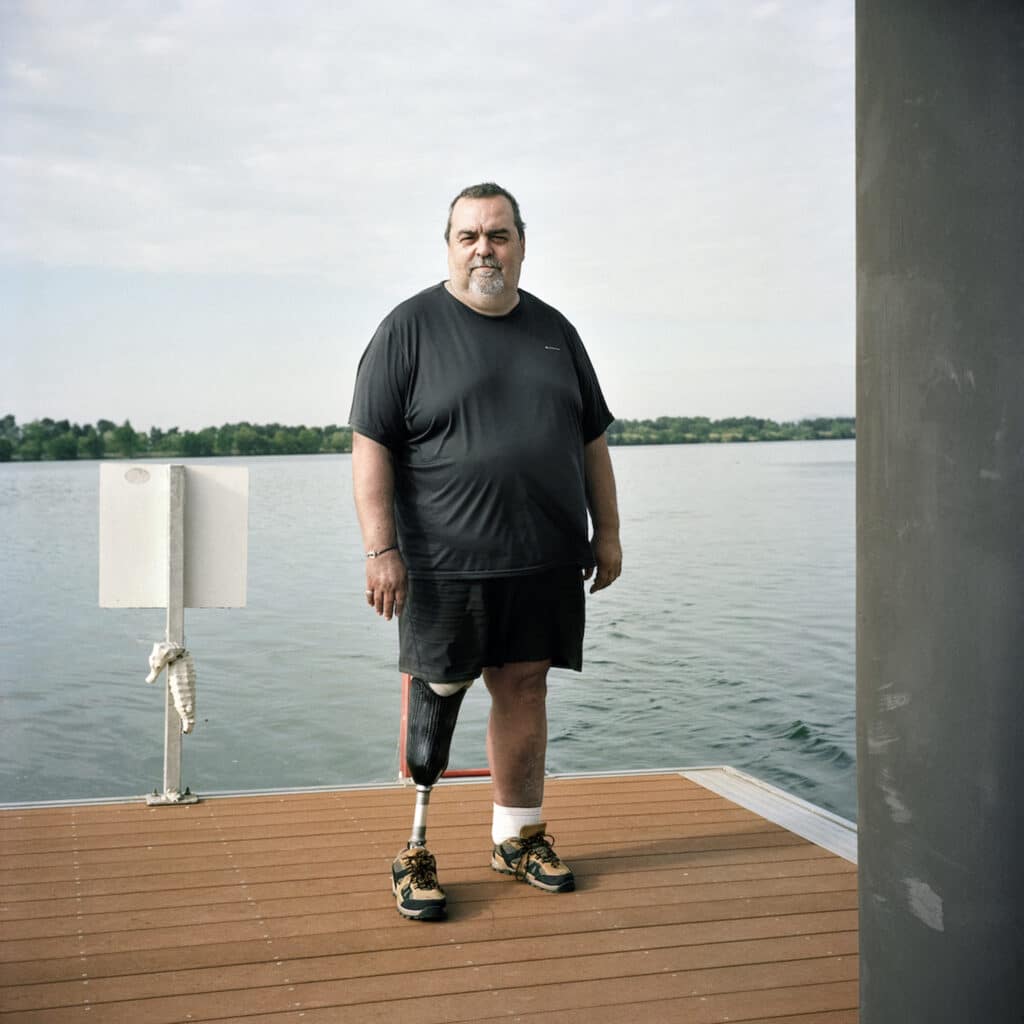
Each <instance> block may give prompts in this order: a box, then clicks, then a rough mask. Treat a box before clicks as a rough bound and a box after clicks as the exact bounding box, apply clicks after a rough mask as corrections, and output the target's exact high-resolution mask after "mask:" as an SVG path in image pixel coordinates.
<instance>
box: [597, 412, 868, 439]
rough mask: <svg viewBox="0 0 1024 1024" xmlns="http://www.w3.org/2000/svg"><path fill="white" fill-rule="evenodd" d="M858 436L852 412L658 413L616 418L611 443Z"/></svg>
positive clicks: (610, 436) (611, 428)
mask: <svg viewBox="0 0 1024 1024" xmlns="http://www.w3.org/2000/svg"><path fill="white" fill-rule="evenodd" d="M856 436H857V431H856V425H855V420H854V418H853V417H852V416H836V417H828V416H824V417H818V418H817V419H809V420H799V421H796V422H788V421H787V422H784V423H776V422H775V420H763V419H759V418H758V417H756V416H730V417H728V418H727V419H724V420H712V419H709V418H708V417H707V416H659V417H658V418H657V419H656V420H616V421H615V422H614V423H613V424H612V425H611V426H610V427H609V428H608V443H609V444H705V443H707V442H727V441H824V440H833V439H837V438H852V437H856Z"/></svg>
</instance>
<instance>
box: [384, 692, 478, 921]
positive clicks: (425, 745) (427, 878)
mask: <svg viewBox="0 0 1024 1024" xmlns="http://www.w3.org/2000/svg"><path fill="white" fill-rule="evenodd" d="M472 685H473V680H472V679H470V680H468V681H466V682H460V683H427V682H425V681H424V680H422V679H419V678H418V677H415V676H414V677H413V679H412V681H411V683H410V686H409V705H408V708H407V709H406V716H407V726H406V742H405V760H406V763H407V765H408V767H409V774H410V775H412V778H413V781H414V782H415V783H416V813H415V817H414V818H413V828H412V835H411V836H410V838H409V843H408V845H407V846H406V848H405V849H404V850H403V851H402V852H401V853H400V854H399V855H398V856H397V857H396V858H395V861H394V863H393V864H392V866H391V888H392V891H393V892H394V894H395V898H396V900H397V906H398V912H399V913H400V914H401V915H402V916H403V917H407V918H410V919H412V920H416V921H429V920H438V919H439V918H441V917H444V915H445V908H446V897H445V892H444V889H442V888H441V886H440V885H439V884H438V881H437V864H436V862H435V860H434V857H433V855H432V854H431V853H430V852H429V851H428V850H427V848H426V840H427V809H428V807H429V805H430V791H431V789H432V788H433V786H434V783H435V782H437V780H438V779H439V778H440V777H441V775H442V774H443V772H444V770H445V768H447V767H448V755H449V752H450V750H451V745H452V736H453V735H454V733H455V723H456V722H457V721H458V717H459V708H460V707H461V706H462V699H463V697H465V695H466V690H467V689H469V687H470V686H472Z"/></svg>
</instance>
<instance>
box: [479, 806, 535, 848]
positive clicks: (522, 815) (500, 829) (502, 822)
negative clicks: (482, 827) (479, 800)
mask: <svg viewBox="0 0 1024 1024" xmlns="http://www.w3.org/2000/svg"><path fill="white" fill-rule="evenodd" d="M493 806H494V816H493V817H492V818H491V839H492V841H493V842H494V844H495V845H497V844H498V843H503V842H504V841H505V840H506V839H510V838H511V837H512V836H517V837H518V835H519V830H520V829H521V828H522V827H523V826H524V825H539V824H540V823H541V822H542V821H543V820H544V817H543V806H541V807H500V806H499V805H498V804H494V805H493Z"/></svg>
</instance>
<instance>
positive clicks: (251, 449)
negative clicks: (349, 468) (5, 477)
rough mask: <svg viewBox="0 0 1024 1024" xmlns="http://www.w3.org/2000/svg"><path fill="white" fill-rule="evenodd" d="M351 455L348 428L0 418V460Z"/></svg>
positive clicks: (8, 416)
mask: <svg viewBox="0 0 1024 1024" xmlns="http://www.w3.org/2000/svg"><path fill="white" fill-rule="evenodd" d="M350 451H352V431H351V430H350V429H349V428H348V427H338V426H334V425H331V426H328V427H306V426H299V427H286V426H282V425H281V424H280V423H225V424H224V425H223V426H221V427H204V428H203V429H202V430H179V429H178V428H177V427H171V429H170V430H161V428H160V427H151V428H150V429H149V431H148V432H146V431H141V430H136V429H135V428H134V427H133V426H132V425H131V423H130V422H129V421H128V420H125V421H124V423H122V424H121V425H120V426H118V425H117V424H115V423H113V422H111V421H110V420H99V421H98V422H97V423H96V425H95V426H94V425H93V424H91V423H86V424H84V425H80V424H78V423H69V422H68V421H67V420H52V419H49V418H48V417H47V418H45V419H41V420H33V421H32V422H31V423H26V424H24V425H23V426H19V425H18V423H17V422H16V421H15V418H14V417H13V416H10V415H7V416H4V417H3V419H2V420H0V462H10V461H11V460H12V459H20V460H22V461H24V462H37V461H39V460H40V459H59V460H64V459H105V458H116V459H136V458H181V457H184V458H188V459H196V458H203V457H205V456H209V455H317V454H320V453H327V452H350Z"/></svg>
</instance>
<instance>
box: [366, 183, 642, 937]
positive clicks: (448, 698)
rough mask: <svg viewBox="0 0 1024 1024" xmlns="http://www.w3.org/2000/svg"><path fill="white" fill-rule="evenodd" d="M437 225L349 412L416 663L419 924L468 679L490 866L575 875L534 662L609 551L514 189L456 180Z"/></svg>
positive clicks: (611, 532) (578, 417)
mask: <svg viewBox="0 0 1024 1024" xmlns="http://www.w3.org/2000/svg"><path fill="white" fill-rule="evenodd" d="M444 237H445V241H446V243H447V246H448V273H449V277H448V280H447V281H444V282H441V283H440V284H438V285H435V286H433V287H431V288H428V289H427V290H426V291H423V292H421V293H419V294H418V295H415V296H413V298H411V299H409V300H407V301H406V302H404V303H402V304H401V305H399V306H398V307H397V308H396V309H395V310H394V311H393V312H392V313H391V314H390V315H389V316H388V317H386V318H385V320H384V321H383V322H382V323H381V325H380V327H379V328H378V329H377V332H376V334H375V335H374V337H373V339H372V341H371V342H370V345H369V347H368V348H367V349H366V352H365V353H364V354H363V357H362V360H361V361H360V364H359V371H358V374H357V379H356V387H355V398H354V401H353V406H352V413H351V416H350V423H351V426H352V430H353V437H352V471H353V483H354V493H355V502H356V510H357V514H358V517H359V523H360V527H361V530H362V535H363V542H364V545H365V548H366V552H367V562H366V566H367V568H366V600H367V603H368V604H369V605H371V606H372V607H373V608H375V609H376V611H377V614H378V615H383V616H384V617H385V618H386V619H390V618H391V617H392V616H393V615H397V616H398V620H399V622H398V626H399V648H400V654H399V667H400V669H401V670H402V671H403V672H407V673H409V674H410V675H411V676H412V677H413V680H412V687H411V691H410V704H409V737H408V741H407V760H408V761H409V765H410V770H411V773H412V775H413V778H414V780H415V781H416V782H417V784H418V785H417V789H418V799H417V812H416V820H415V827H414V830H413V836H412V838H411V839H410V842H409V844H408V846H407V847H406V849H404V850H403V851H402V852H401V853H400V854H399V855H398V857H397V858H396V860H395V862H394V864H393V866H392V888H393V890H394V893H395V896H396V900H397V905H398V910H399V912H400V913H401V914H403V915H404V916H405V917H408V918H412V919H416V920H431V919H436V918H439V917H443V916H444V913H445V894H444V890H443V889H442V888H441V886H440V884H439V883H438V881H437V874H436V863H435V860H434V858H433V856H432V855H431V854H430V853H429V852H428V851H427V849H426V843H425V838H426V803H427V800H428V799H429V791H430V787H431V786H432V785H433V783H434V782H435V781H436V779H437V778H438V777H439V776H440V774H441V772H442V771H443V770H444V767H445V766H446V765H447V759H448V748H449V745H450V742H451V734H452V731H453V730H454V727H455V720H456V717H457V714H458V708H459V705H460V704H461V701H462V697H463V696H464V694H465V689H466V687H468V686H469V685H471V684H472V682H473V680H474V679H476V678H477V677H478V676H480V675H481V674H482V675H483V678H484V683H485V685H486V687H487V689H488V691H489V693H490V696H491V713H490V720H489V723H488V731H487V753H488V760H489V762H490V769H491V778H492V783H493V791H494V814H493V822H492V833H491V838H492V840H493V842H494V850H493V854H492V858H491V866H492V867H493V868H494V869H495V870H496V871H500V872H502V873H506V874H513V875H515V876H516V877H518V878H520V879H522V880H524V881H526V882H527V883H528V884H531V885H534V886H536V887H537V888H540V889H542V890H544V891H547V892H568V891H570V890H572V889H573V888H574V879H573V874H572V871H571V870H570V869H569V867H568V866H567V865H565V864H564V863H563V862H562V861H561V860H560V859H559V857H558V855H557V854H556V853H555V852H554V849H553V848H552V842H553V840H552V839H551V837H550V836H548V835H546V832H545V829H546V825H545V823H544V821H543V817H542V815H543V810H542V806H543V793H544V757H545V751H546V747H547V716H546V708H545V699H546V694H547V674H548V669H549V668H550V667H552V666H555V667H559V668H571V669H575V670H576V671H579V670H580V669H581V667H582V638H583V620H584V595H583V580H584V579H590V578H591V576H594V582H593V584H592V586H591V588H590V589H591V592H594V591H598V590H601V589H603V588H604V587H607V586H608V585H609V584H610V583H612V582H613V581H614V580H615V579H616V578H617V577H618V575H619V573H620V571H621V565H622V551H621V548H620V545H619V520H618V510H617V504H616V496H615V481H614V477H613V474H612V466H611V459H610V457H609V454H608V445H607V441H606V438H605V436H604V432H605V429H606V428H607V426H608V425H609V423H611V421H612V415H611V413H610V412H609V411H608V407H607V405H606V404H605V401H604V397H603V396H602V394H601V389H600V386H599V384H598V381H597V378H596V376H595V374H594V371H593V368H592V366H591V364H590V360H589V359H588V357H587V354H586V352H585V350H584V348H583V344H582V342H581V341H580V339H579V336H578V334H577V333H576V331H575V329H574V328H573V327H572V325H571V324H570V323H569V322H568V321H567V320H566V319H565V318H564V317H563V316H562V315H561V314H560V313H558V312H557V311H556V310H555V309H553V308H552V307H550V306H548V305H546V304H545V303H543V302H541V301H540V300H539V299H537V298H535V297H534V296H532V295H530V294H529V293H528V292H525V291H521V290H520V289H519V274H520V270H521V267H522V263H523V259H524V256H525V252H526V238H525V225H524V224H523V220H522V217H521V215H520V212H519V205H518V203H517V202H516V200H515V199H514V198H513V196H512V195H511V193H509V192H507V191H506V190H505V189H503V188H501V187H500V186H498V185H495V184H493V183H491V182H487V183H484V184H481V185H474V186H471V187H470V188H467V189H464V190H463V191H462V192H460V193H459V195H458V196H456V197H455V199H454V200H453V201H452V203H451V206H450V207H449V215H448V225H447V228H446V230H445V235H444ZM588 510H589V513H590V518H591V521H592V523H593V535H592V536H589V537H588V527H587V512H588ZM595 569H596V575H594V573H595Z"/></svg>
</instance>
